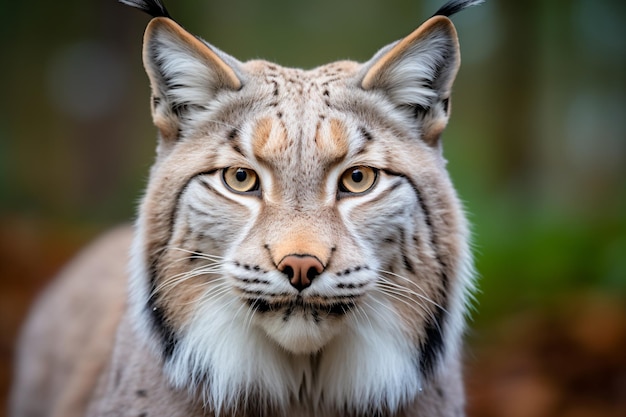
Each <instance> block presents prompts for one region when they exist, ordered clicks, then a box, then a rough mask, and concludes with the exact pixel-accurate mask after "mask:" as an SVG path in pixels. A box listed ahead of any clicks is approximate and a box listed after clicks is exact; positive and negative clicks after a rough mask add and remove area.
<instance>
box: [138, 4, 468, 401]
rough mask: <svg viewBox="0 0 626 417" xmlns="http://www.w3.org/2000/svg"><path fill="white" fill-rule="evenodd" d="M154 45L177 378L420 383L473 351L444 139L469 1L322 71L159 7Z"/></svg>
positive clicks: (156, 264)
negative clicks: (230, 45) (237, 53)
mask: <svg viewBox="0 0 626 417" xmlns="http://www.w3.org/2000/svg"><path fill="white" fill-rule="evenodd" d="M144 63H145V66H146V69H147V72H148V75H149V77H150V81H151V85H152V93H153V97H152V113H153V117H154V122H155V125H156V126H157V128H158V130H159V134H160V140H159V147H158V155H157V160H156V163H155V165H154V167H153V169H152V172H151V177H150V182H149V186H148V189H147V192H146V195H145V197H144V200H143V203H142V206H141V210H140V217H139V220H138V223H137V237H136V239H135V244H134V249H133V256H134V260H133V281H132V289H133V295H132V303H133V308H134V309H135V314H136V317H137V319H138V322H139V323H143V325H142V328H141V330H142V331H143V332H144V334H146V335H147V336H148V337H149V338H150V339H151V340H152V341H153V345H154V346H155V347H156V348H157V349H158V350H159V351H160V352H162V354H163V357H164V360H165V364H166V369H167V371H168V375H169V376H170V378H171V380H172V381H173V382H174V383H175V384H177V385H179V386H181V387H183V386H184V387H192V388H194V389H196V388H197V389H199V390H201V391H202V393H203V394H204V396H205V399H206V401H207V403H209V404H211V407H213V409H214V410H217V412H220V410H226V409H228V408H229V407H232V406H233V404H240V405H241V404H244V405H245V404H247V403H251V402H252V398H254V402H255V404H265V405H266V406H267V407H269V408H273V409H276V410H282V411H283V412H285V410H288V409H289V406H288V404H289V403H290V401H291V400H292V399H294V398H295V399H299V402H300V403H301V404H302V407H309V408H311V407H312V409H314V410H357V411H358V410H374V411H375V410H379V411H380V410H397V409H399V408H401V407H402V406H403V405H405V404H406V403H407V402H409V401H412V399H413V398H415V396H416V395H418V393H419V392H420V391H421V389H422V387H423V385H424V384H427V383H428V380H429V378H431V377H432V376H433V375H436V374H437V373H438V372H441V370H442V369H443V368H444V367H445V364H446V363H448V362H449V361H450V360H452V359H451V358H456V355H457V349H458V344H459V338H460V333H461V329H462V326H463V312H464V299H465V297H466V293H467V290H468V288H469V287H470V286H471V259H470V254H469V250H468V243H467V240H468V232H467V227H466V223H465V220H464V217H463V214H462V211H461V209H460V205H459V203H458V201H457V198H456V196H455V193H454V190H453V188H452V186H451V183H450V180H449V178H448V175H447V173H446V170H445V161H444V159H443V157H442V155H441V143H440V135H441V133H442V131H443V129H444V127H445V125H446V123H447V120H448V113H449V100H450V88H451V85H452V81H453V79H454V76H455V75H456V72H457V69H458V65H459V53H458V43H457V39H456V33H455V30H454V27H453V25H452V23H451V22H450V20H448V19H447V18H446V17H443V16H435V17H433V18H431V19H430V20H428V21H427V22H426V23H425V24H424V25H422V26H421V27H420V28H418V29H417V30H416V31H415V32H413V33H412V34H411V35H409V36H408V37H406V38H404V39H403V40H401V41H399V42H397V43H394V44H392V45H389V46H387V47H386V48H383V49H382V50H381V51H380V52H379V53H377V54H376V55H375V56H374V57H373V58H372V60H371V61H369V62H367V63H365V64H358V63H355V62H336V63H332V64H329V65H326V66H322V67H319V68H316V69H313V70H310V71H303V70H299V69H288V68H283V67H280V66H278V65H275V64H272V63H269V62H264V61H250V62H246V63H240V62H239V61H237V60H236V59H234V58H232V57H230V56H228V55H226V54H224V53H223V52H221V51H219V50H217V49H216V48H214V47H213V46H211V45H209V44H207V43H205V42H203V41H201V40H199V39H198V38H196V37H194V36H192V35H190V34H189V33H187V32H186V31H184V30H183V29H182V28H181V27H180V26H178V25H177V24H176V23H175V22H174V21H173V20H171V19H169V18H168V17H157V18H154V19H153V20H152V21H151V22H150V24H149V26H148V29H147V31H146V35H145V43H144Z"/></svg>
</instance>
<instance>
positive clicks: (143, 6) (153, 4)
mask: <svg viewBox="0 0 626 417" xmlns="http://www.w3.org/2000/svg"><path fill="white" fill-rule="evenodd" d="M119 2H120V3H122V4H125V5H127V6H130V7H135V8H137V9H139V10H142V11H144V12H146V13H148V14H149V15H150V16H152V17H168V18H170V19H171V18H172V17H171V16H170V14H169V12H168V11H167V9H166V8H165V5H163V2H161V0H119Z"/></svg>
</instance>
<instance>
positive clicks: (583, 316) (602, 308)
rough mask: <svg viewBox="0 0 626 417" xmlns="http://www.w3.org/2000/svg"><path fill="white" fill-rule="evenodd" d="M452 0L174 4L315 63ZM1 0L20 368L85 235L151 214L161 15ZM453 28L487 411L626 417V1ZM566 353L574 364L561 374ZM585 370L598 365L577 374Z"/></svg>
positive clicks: (404, 27)
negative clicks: (146, 42) (151, 40)
mask: <svg viewBox="0 0 626 417" xmlns="http://www.w3.org/2000/svg"><path fill="white" fill-rule="evenodd" d="M442 3H443V2H442V1H441V2H440V1H435V0H422V1H419V0H386V1H383V0H358V1H357V0H332V1H331V0H320V1H316V2H313V1H305V0H263V1H262V0H256V1H255V0H184V1H182V0H179V1H172V0H170V1H169V2H168V4H167V6H168V8H169V10H170V12H171V13H172V15H173V16H174V17H175V18H176V19H177V20H178V21H179V22H180V23H182V24H183V26H185V27H186V28H187V29H188V30H190V31H191V32H193V33H195V34H197V35H199V36H201V37H203V38H204V39H206V40H208V41H209V42H211V43H213V44H214V45H215V46H217V47H219V48H220V49H223V50H225V51H226V52H228V53H230V54H232V55H234V56H236V57H237V58H239V59H241V60H247V59H251V58H265V59H268V60H272V61H276V62H278V63H280V64H283V65H287V66H300V67H307V68H309V67H314V66H316V65H319V64H323V63H326V62H328V61H332V60H336V59H343V58H349V59H354V60H359V61H363V60H366V59H368V58H369V57H370V56H371V55H373V54H374V53H375V52H376V51H377V50H378V49H379V48H380V47H382V46H384V45H386V44H387V43H389V42H392V41H394V40H396V39H398V38H401V37H402V36H404V35H406V34H408V33H409V32H411V31H412V30H413V29H414V28H416V27H417V26H418V25H419V24H421V23H422V22H423V21H424V20H425V19H426V18H427V17H428V16H430V15H431V14H432V13H433V12H434V11H435V10H436V9H437V8H438V7H439V6H440V5H441V4H442ZM0 5H1V6H0V10H1V13H2V16H3V24H2V25H0V46H1V48H0V50H1V51H2V55H3V58H2V64H1V65H0V94H1V95H0V283H1V288H2V293H1V294H0V297H1V299H0V313H1V320H0V325H2V328H1V329H0V330H2V341H1V343H0V348H1V349H2V355H3V356H2V357H3V358H4V359H3V360H4V362H3V364H4V365H6V366H4V367H5V369H8V363H9V362H8V359H7V358H10V355H11V352H12V345H13V340H14V337H15V333H16V329H17V326H18V324H19V323H20V321H21V320H22V317H23V314H24V312H25V311H26V306H27V304H28V303H29V302H30V301H31V300H32V297H33V294H35V293H36V292H37V291H38V290H39V289H40V288H41V287H42V285H44V283H45V282H46V281H47V279H48V278H49V277H50V275H52V274H53V273H54V272H55V271H56V270H57V269H58V268H59V267H60V265H61V264H62V263H63V262H65V261H66V260H67V259H68V257H69V256H71V254H72V253H73V252H74V251H75V250H77V249H78V248H79V247H80V246H81V245H83V244H84V243H85V242H87V241H88V240H89V239H91V238H92V237H94V236H95V235H96V234H97V233H99V232H101V231H103V230H105V229H106V228H108V227H110V226H111V225H114V224H117V223H119V222H128V221H131V220H132V219H133V217H134V210H135V206H136V202H137V201H138V198H139V196H140V195H141V190H142V188H143V186H144V185H145V181H146V178H147V172H148V169H149V166H150V164H151V161H152V159H153V153H154V147H155V140H154V138H155V130H154V128H153V127H152V125H151V120H150V114H149V105H148V103H149V88H148V82H147V78H146V76H145V74H144V72H143V69H142V64H141V38H142V34H143V30H144V28H145V24H146V23H147V21H148V16H147V15H144V14H142V13H140V12H138V11H136V10H131V9H129V8H126V7H124V6H121V5H119V4H117V3H116V2H115V1H114V0H97V1H90V2H86V1H84V0H82V1H79V0H64V1H62V2H51V1H44V0H31V1H28V2H17V1H8V0H1V1H0ZM453 21H454V22H455V24H456V26H457V29H458V32H459V36H460V41H461V51H462V57H463V63H462V66H461V71H460V74H459V76H458V79H457V82H456V84H455V89H454V95H453V116H452V119H451V122H450V125H449V127H448V129H447V131H446V133H445V135H444V143H445V153H446V156H447V158H448V160H449V169H450V171H451V174H452V177H453V180H454V182H455V183H456V185H457V188H458V190H459V193H460V195H461V197H462V199H463V201H464V202H465V204H466V208H467V211H468V213H469V217H470V219H471V222H472V223H473V231H474V235H475V236H474V246H475V252H476V259H477V269H478V271H479V274H480V278H479V292H478V293H477V294H476V302H475V303H474V305H475V312H474V313H473V324H472V328H473V330H472V331H471V332H470V334H469V336H468V339H469V344H470V348H469V352H470V353H469V354H468V377H467V379H468V385H469V387H468V390H469V392H470V411H471V413H470V414H471V415H476V416H496V415H507V416H513V417H515V416H519V417H523V416H529V417H530V416H542V415H546V416H557V415H558V416H570V415H571V416H587V415H589V416H609V415H611V416H612V415H615V416H624V415H626V400H625V399H626V363H625V362H626V359H623V356H626V353H624V352H626V321H625V320H626V312H625V311H626V310H625V305H626V302H625V300H626V181H625V180H626V2H624V1H623V0H603V1H598V0H543V1H540V0H527V1H523V2H521V1H511V0H501V1H497V0H490V1H487V2H486V4H484V5H482V6H480V7H477V8H473V9H469V10H466V11H464V12H462V13H460V14H459V15H457V16H455V17H454V18H453ZM607 323H608V324H607ZM568 326H570V327H572V329H571V331H570V330H568V329H569V327H568ZM607 326H608V327H607ZM581 329H582V330H581ZM561 333H562V334H561ZM559 335H560V336H559ZM530 339H532V340H530ZM553 339H554V340H553ZM607 340H608V341H607ZM598 341H603V342H602V343H604V345H602V346H601V347H598V343H599V342H598ZM533 343H534V344H533ZM553 345H554V346H553ZM524 346H525V347H524ZM516 349H517V350H516ZM529 352H531V353H529ZM533 352H536V354H535V353H533ZM524 355H528V357H529V359H528V361H529V362H528V363H526V362H524V361H523V360H522V359H520V357H525V356H524ZM568 355H569V356H568ZM611 355H616V358H612V357H611ZM556 359H561V360H562V361H563V362H564V363H563V366H562V368H556V369H552V368H550V366H551V365H554V363H555V360H556ZM516 361H517V362H516ZM602 361H604V362H602ZM606 361H609V362H606ZM611 361H613V362H611ZM615 361H617V362H615ZM518 362H519V363H518ZM557 362H558V361H557ZM581 364H586V366H587V368H589V369H587V368H585V370H583V371H581V372H579V373H574V374H573V375H571V378H570V377H569V376H568V375H569V374H567V372H565V374H564V370H567V369H570V371H571V368H572V367H575V366H580V365H581ZM570 373H571V372H570ZM5 374H7V373H6V372H5V373H4V374H3V378H4V379H2V381H3V382H2V386H0V388H3V389H5V388H6V386H7V384H8V380H9V379H8V378H9V377H8V376H5ZM564 375H565V376H564ZM568 378H569V379H568ZM594 378H595V379H594ZM590 379H591V380H592V381H596V382H597V383H598V384H600V388H598V389H597V391H594V389H595V388H593V387H588V386H587V385H589V384H592V385H593V383H595V382H589V380H590ZM607 380H609V381H610V382H609V383H607ZM520 381H521V382H520ZM583 381H588V382H586V383H584V382H583ZM507 383H508V384H509V385H507ZM585 384H587V385H585ZM602 384H604V385H602ZM606 384H608V385H606ZM503 387H504V388H503ZM507 387H508V388H507ZM503 389H504V391H503ZM507 389H508V391H507ZM507 395H508V397H507ZM503 396H504V397H503ZM533 396H534V397H533ZM496 398H500V399H498V400H496ZM501 398H505V400H502V399H501ZM530 398H533V399H534V401H530ZM581 398H583V399H585V401H584V404H581V403H579V402H575V401H578V400H580V399H581ZM516 401H517V402H516ZM572 401H574V403H572ZM500 403H502V404H500ZM531 403H532V404H534V405H533V406H530V405H529V404H531ZM537 404H539V405H537ZM568 404H577V405H576V406H568ZM528 407H531V408H528ZM532 407H535V408H532ZM572 407H573V408H572ZM571 410H574V411H571ZM581 410H582V411H581ZM585 410H586V411H585ZM570 411H571V413H570ZM568 413H569V414H568ZM576 413H578V414H576Z"/></svg>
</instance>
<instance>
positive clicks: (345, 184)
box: [339, 166, 378, 194]
mask: <svg viewBox="0 0 626 417" xmlns="http://www.w3.org/2000/svg"><path fill="white" fill-rule="evenodd" d="M377 177H378V170H376V169H374V168H371V167H366V166H356V167H352V168H349V169H347V170H346V171H345V172H344V173H343V174H341V178H340V179H339V190H340V191H342V192H345V193H351V194H362V193H364V192H366V191H369V190H370V189H371V188H372V187H373V186H374V183H375V182H376V178H377Z"/></svg>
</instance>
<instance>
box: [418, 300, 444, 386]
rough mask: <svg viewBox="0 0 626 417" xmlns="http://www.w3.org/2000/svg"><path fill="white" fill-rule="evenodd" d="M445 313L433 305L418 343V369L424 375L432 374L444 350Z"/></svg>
mask: <svg viewBox="0 0 626 417" xmlns="http://www.w3.org/2000/svg"><path fill="white" fill-rule="evenodd" d="M445 314H446V313H445V311H444V310H443V309H442V308H441V307H435V311H434V312H433V313H432V315H431V317H430V318H429V319H428V321H427V322H426V329H425V332H424V333H425V335H424V339H423V340H422V342H421V345H420V356H419V363H420V371H421V372H422V375H424V376H426V377H430V376H432V375H433V373H434V371H435V368H436V366H437V362H438V361H439V358H440V357H441V355H443V353H444V350H445V345H444V342H443V333H444V329H443V325H444V322H445V317H444V315H445Z"/></svg>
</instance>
